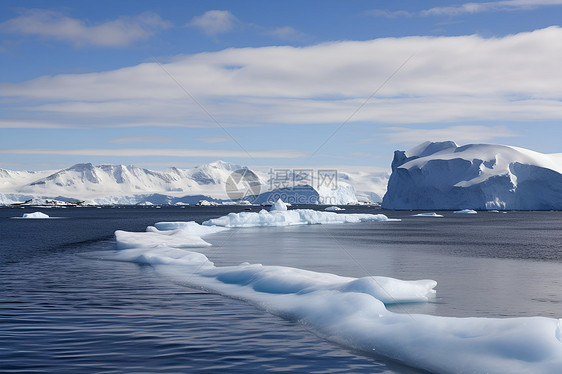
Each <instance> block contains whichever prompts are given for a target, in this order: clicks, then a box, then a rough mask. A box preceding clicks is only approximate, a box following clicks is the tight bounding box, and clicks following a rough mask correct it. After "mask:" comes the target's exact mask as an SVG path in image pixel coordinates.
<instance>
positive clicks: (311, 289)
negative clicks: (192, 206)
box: [95, 210, 562, 374]
mask: <svg viewBox="0 0 562 374" xmlns="http://www.w3.org/2000/svg"><path fill="white" fill-rule="evenodd" d="M275 212H277V213H275ZM289 212H291V211H283V210H281V211H275V210H274V211H273V212H271V213H269V212H268V214H278V213H281V214H286V213H289ZM197 225H198V224H196V223H193V224H190V225H183V224H177V225H172V224H171V223H166V224H161V225H160V227H162V228H164V227H166V228H170V229H173V230H169V233H166V232H159V231H158V230H157V229H156V228H152V227H150V226H149V228H147V232H144V233H125V232H117V233H116V238H117V243H118V247H119V248H127V249H122V250H117V251H107V252H102V253H100V252H98V253H96V254H95V257H96V258H104V259H108V260H117V261H130V262H136V263H143V264H150V265H153V266H154V267H155V268H156V270H157V271H159V272H161V273H162V274H165V275H166V276H168V277H170V278H172V279H173V280H174V281H175V282H178V283H179V284H185V285H187V286H190V287H196V288H200V289H204V290H207V291H211V292H215V293H219V294H223V295H226V296H229V297H234V298H237V299H241V300H246V301H248V302H250V303H253V304H255V305H256V306H258V307H260V308H263V309H264V310H267V311H268V312H270V313H273V314H275V315H278V316H281V317H284V318H289V319H291V320H295V321H300V322H302V323H303V324H304V325H305V326H307V327H308V328H310V329H312V330H314V331H316V332H317V333H318V334H319V335H321V336H323V337H325V338H326V339H329V340H331V341H333V342H336V343H338V344H341V345H343V346H346V347H349V348H351V349H354V350H359V351H362V352H365V353H366V354H375V355H380V356H385V357H388V358H390V359H392V360H396V361H399V362H402V363H404V364H407V365H409V366H412V367H416V368H420V369H424V370H427V371H429V372H432V373H458V372H467V373H535V374H554V373H559V372H560V368H561V367H562V320H559V319H553V318H545V317H524V318H506V319H500V318H453V317H440V316H432V315H422V314H404V313H394V312H391V311H389V310H388V309H387V308H386V305H388V304H399V303H404V302H426V301H428V300H431V299H432V298H433V297H434V295H435V291H434V288H435V286H436V282H435V281H432V280H415V281H404V280H399V279H394V278H387V277H377V276H369V277H363V278H349V277H342V276H338V275H335V274H329V273H318V272H313V271H308V270H302V269H297V268H291V267H284V266H263V265H260V264H248V263H244V264H241V265H238V266H223V267H217V266H215V265H214V263H213V262H211V261H210V260H209V259H208V258H207V257H206V256H205V255H204V254H202V253H199V252H194V251H190V250H186V249H180V248H178V245H177V244H178V243H176V242H175V240H173V239H171V238H173V237H174V236H176V235H178V231H181V230H182V229H181V228H178V227H181V226H185V228H187V230H191V231H192V232H195V231H197V230H199V229H198V228H197ZM132 234H135V235H132ZM185 235H189V236H186V237H185V238H186V243H188V244H189V245H185V246H184V248H185V247H187V246H190V245H192V244H194V242H193V235H192V234H189V233H188V232H186V233H185ZM143 238H144V239H146V240H141V239H143ZM155 240H156V242H155ZM134 242H136V243H137V244H135V243H134ZM147 243H149V245H147ZM168 244H169V245H168ZM204 245H205V244H203V243H201V247H203V246H204Z"/></svg>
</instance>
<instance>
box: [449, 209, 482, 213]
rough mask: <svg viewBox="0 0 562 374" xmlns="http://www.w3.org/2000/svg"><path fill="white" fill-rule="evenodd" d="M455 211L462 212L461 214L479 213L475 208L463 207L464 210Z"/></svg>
mask: <svg viewBox="0 0 562 374" xmlns="http://www.w3.org/2000/svg"><path fill="white" fill-rule="evenodd" d="M453 213H460V214H477V213H478V212H477V211H475V210H474V209H463V210H457V211H454V212H453Z"/></svg>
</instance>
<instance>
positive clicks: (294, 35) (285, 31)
mask: <svg viewBox="0 0 562 374" xmlns="http://www.w3.org/2000/svg"><path fill="white" fill-rule="evenodd" d="M267 33H268V34H269V35H272V36H274V37H276V38H278V39H280V40H285V41H293V40H303V39H305V38H307V36H306V34H304V33H302V32H300V31H298V30H297V29H295V28H293V27H291V26H282V27H277V28H274V29H271V30H269V31H268V32H267Z"/></svg>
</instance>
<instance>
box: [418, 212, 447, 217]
mask: <svg viewBox="0 0 562 374" xmlns="http://www.w3.org/2000/svg"><path fill="white" fill-rule="evenodd" d="M412 217H436V218H439V217H443V215H441V214H437V213H435V212H431V213H418V214H413V215H412Z"/></svg>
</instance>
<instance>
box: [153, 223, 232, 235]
mask: <svg viewBox="0 0 562 374" xmlns="http://www.w3.org/2000/svg"><path fill="white" fill-rule="evenodd" d="M154 226H155V227H156V228H157V229H158V230H178V229H181V230H183V231H185V232H187V233H188V234H191V235H196V236H205V235H210V234H214V233H217V232H220V231H224V230H228V229H227V228H226V227H219V226H203V225H200V224H198V223H197V222H193V221H191V222H156V223H155V224H154Z"/></svg>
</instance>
